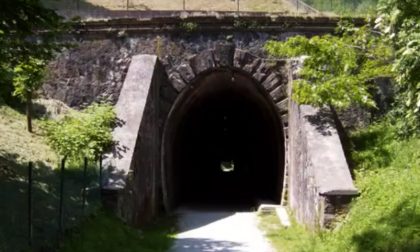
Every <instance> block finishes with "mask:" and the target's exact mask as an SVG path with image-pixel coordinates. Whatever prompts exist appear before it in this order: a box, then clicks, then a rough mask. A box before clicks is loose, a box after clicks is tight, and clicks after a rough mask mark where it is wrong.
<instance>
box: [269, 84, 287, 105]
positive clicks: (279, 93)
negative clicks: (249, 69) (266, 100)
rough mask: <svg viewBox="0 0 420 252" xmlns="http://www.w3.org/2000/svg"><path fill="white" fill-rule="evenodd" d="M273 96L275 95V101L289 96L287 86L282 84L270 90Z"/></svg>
mask: <svg viewBox="0 0 420 252" xmlns="http://www.w3.org/2000/svg"><path fill="white" fill-rule="evenodd" d="M270 95H271V97H273V100H274V102H278V101H280V100H282V99H284V98H286V97H287V86H285V85H281V86H278V87H277V88H275V89H274V90H273V91H271V92H270Z"/></svg>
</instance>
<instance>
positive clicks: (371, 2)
mask: <svg viewBox="0 0 420 252" xmlns="http://www.w3.org/2000/svg"><path fill="white" fill-rule="evenodd" d="M303 2H305V3H307V4H309V5H311V6H313V7H314V8H315V9H317V10H319V11H322V12H325V13H330V14H335V15H345V16H364V15H369V14H373V13H375V11H376V5H377V3H378V0H303Z"/></svg>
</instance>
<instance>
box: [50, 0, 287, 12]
mask: <svg viewBox="0 0 420 252" xmlns="http://www.w3.org/2000/svg"><path fill="white" fill-rule="evenodd" d="M42 1H43V2H44V3H45V4H46V5H47V6H50V7H53V8H57V9H76V8H77V5H76V1H75V0H61V1H54V0H42ZM185 5H186V9H187V10H204V11H207V10H213V11H215V10H219V11H236V8H237V5H236V2H235V1H232V0H212V1H208V0H185ZM79 6H80V9H92V10H94V9H97V10H100V9H108V10H126V9H127V0H80V4H79ZM128 7H129V9H130V10H182V9H183V0H153V1H148V0H129V1H128ZM240 9H241V10H242V11H269V12H284V11H287V10H289V9H290V5H289V4H288V3H287V2H284V1H283V0H274V1H273V0H240Z"/></svg>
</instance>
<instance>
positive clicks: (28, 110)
mask: <svg viewBox="0 0 420 252" xmlns="http://www.w3.org/2000/svg"><path fill="white" fill-rule="evenodd" d="M26 120H27V128H28V132H30V133H32V132H33V130H32V94H31V93H28V94H27V95H26Z"/></svg>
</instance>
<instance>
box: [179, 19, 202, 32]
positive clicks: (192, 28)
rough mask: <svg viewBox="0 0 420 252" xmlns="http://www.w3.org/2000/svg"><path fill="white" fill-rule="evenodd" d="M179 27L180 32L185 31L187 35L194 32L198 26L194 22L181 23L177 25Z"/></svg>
mask: <svg viewBox="0 0 420 252" xmlns="http://www.w3.org/2000/svg"><path fill="white" fill-rule="evenodd" d="M179 27H180V28H181V29H182V30H184V31H186V32H188V33H191V32H194V31H196V30H197V29H198V24H197V23H195V22H181V23H180V24H179Z"/></svg>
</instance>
